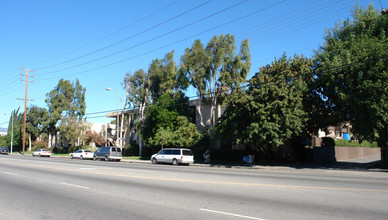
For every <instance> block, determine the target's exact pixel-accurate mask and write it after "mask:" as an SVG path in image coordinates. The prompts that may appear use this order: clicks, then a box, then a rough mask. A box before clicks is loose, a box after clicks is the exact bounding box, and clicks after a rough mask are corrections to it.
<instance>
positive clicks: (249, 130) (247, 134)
mask: <svg viewBox="0 0 388 220" xmlns="http://www.w3.org/2000/svg"><path fill="white" fill-rule="evenodd" d="M311 66H312V61H311V60H309V59H306V58H303V57H299V56H295V57H294V58H293V59H291V58H290V59H287V57H286V56H285V55H283V56H282V58H280V59H275V61H274V62H272V64H271V65H266V66H264V67H262V68H260V71H259V72H258V73H256V74H255V76H254V77H252V79H250V80H249V88H248V90H247V91H240V92H235V93H233V94H231V95H230V96H229V97H227V107H226V110H225V113H224V114H223V116H221V118H220V120H219V125H218V126H217V127H216V129H215V134H216V135H217V136H218V137H221V139H222V140H225V141H229V142H231V143H233V144H245V145H247V146H249V147H252V148H254V149H259V150H263V153H268V154H271V152H276V149H277V147H278V146H280V145H282V144H285V143H286V142H287V141H288V140H289V139H290V138H291V137H292V136H294V135H299V134H301V133H302V132H303V129H304V126H305V125H304V123H305V122H306V120H307V113H306V112H305V111H304V107H303V98H304V94H305V93H306V92H307V91H308V88H307V83H306V82H305V78H306V75H310V74H311ZM269 156H270V155H269Z"/></svg>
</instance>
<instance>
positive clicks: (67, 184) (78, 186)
mask: <svg viewBox="0 0 388 220" xmlns="http://www.w3.org/2000/svg"><path fill="white" fill-rule="evenodd" d="M59 184H62V185H66V186H73V187H77V188H82V189H90V188H89V187H87V186H80V185H74V184H70V183H63V182H59Z"/></svg>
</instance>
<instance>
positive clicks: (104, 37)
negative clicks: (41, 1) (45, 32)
mask: <svg viewBox="0 0 388 220" xmlns="http://www.w3.org/2000/svg"><path fill="white" fill-rule="evenodd" d="M180 1H181V0H177V1H175V2H173V3H171V4H169V5H167V6H165V7H163V8H161V9H159V10H157V11H155V12H153V13H151V14H148V15H146V16H144V17H143V18H140V19H138V20H136V21H135V22H132V23H130V24H128V25H126V26H124V27H121V28H119V29H118V30H116V31H114V32H112V33H110V34H107V35H105V36H103V37H101V38H99V39H97V40H94V41H92V42H90V43H88V44H85V45H83V46H81V47H78V48H76V49H73V50H71V51H68V52H66V53H63V54H61V55H58V56H55V57H52V58H49V59H46V60H44V61H40V62H38V63H35V64H30V65H28V66H32V65H37V64H40V63H45V62H47V61H51V60H54V59H57V58H60V57H63V56H66V55H68V54H71V53H73V52H75V51H78V50H80V49H83V48H86V47H88V46H90V45H93V44H95V43H97V42H100V41H102V40H104V39H106V38H108V37H111V36H113V35H115V34H117V33H119V32H121V31H123V30H125V29H127V28H129V27H131V26H133V25H135V24H138V23H140V22H142V21H144V20H146V19H149V18H151V17H152V16H154V15H156V14H158V13H160V12H162V11H164V10H166V9H167V8H169V7H171V6H173V5H175V4H177V3H178V2H180ZM55 65H60V64H55ZM51 66H52V65H51ZM45 68H48V67H41V68H39V69H45Z"/></svg>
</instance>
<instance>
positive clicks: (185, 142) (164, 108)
mask: <svg viewBox="0 0 388 220" xmlns="http://www.w3.org/2000/svg"><path fill="white" fill-rule="evenodd" d="M146 115H147V117H146V119H145V123H144V125H143V127H142V134H143V136H144V140H145V141H146V144H147V145H148V146H151V147H158V146H169V147H191V146H193V145H194V144H195V143H196V142H198V141H199V139H200V137H201V134H200V133H199V131H198V130H197V128H196V126H195V124H193V123H191V122H190V121H189V119H190V118H191V117H190V116H191V115H192V111H191V110H190V107H189V100H188V98H187V97H185V96H184V94H183V93H182V92H178V93H176V94H175V97H174V95H173V94H171V93H170V94H169V93H165V94H163V95H161V96H160V97H159V99H158V101H157V103H155V104H153V105H151V106H149V108H148V109H147V114H146Z"/></svg>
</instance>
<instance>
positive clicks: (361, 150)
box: [335, 147, 380, 161]
mask: <svg viewBox="0 0 388 220" xmlns="http://www.w3.org/2000/svg"><path fill="white" fill-rule="evenodd" d="M366 157H380V148H379V147H335V158H336V159H337V161H345V160H351V159H359V158H366Z"/></svg>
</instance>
